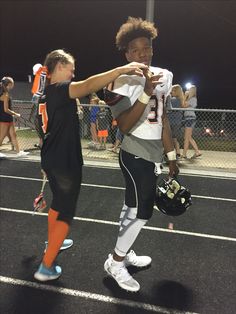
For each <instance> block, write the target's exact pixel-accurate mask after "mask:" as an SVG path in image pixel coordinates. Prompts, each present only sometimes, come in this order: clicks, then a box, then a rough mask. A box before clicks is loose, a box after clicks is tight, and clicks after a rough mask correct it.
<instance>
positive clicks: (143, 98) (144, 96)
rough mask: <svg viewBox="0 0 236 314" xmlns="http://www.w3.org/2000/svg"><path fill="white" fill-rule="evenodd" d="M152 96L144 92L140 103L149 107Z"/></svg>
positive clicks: (140, 97)
mask: <svg viewBox="0 0 236 314" xmlns="http://www.w3.org/2000/svg"><path fill="white" fill-rule="evenodd" d="M150 98H151V96H149V95H147V94H146V93H145V92H143V93H142V94H141V95H140V96H139V98H138V101H139V102H141V103H142V104H144V105H147V104H148V103H149V100H150Z"/></svg>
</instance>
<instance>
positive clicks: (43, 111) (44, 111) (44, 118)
mask: <svg viewBox="0 0 236 314" xmlns="http://www.w3.org/2000/svg"><path fill="white" fill-rule="evenodd" d="M39 115H41V116H42V130H43V133H46V132H47V126H48V114H47V106H46V103H44V104H39Z"/></svg>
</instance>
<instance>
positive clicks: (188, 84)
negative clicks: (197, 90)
mask: <svg viewBox="0 0 236 314" xmlns="http://www.w3.org/2000/svg"><path fill="white" fill-rule="evenodd" d="M192 85H193V84H192V83H190V82H188V83H186V84H185V88H186V89H187V90H189V89H190V88H191V87H192Z"/></svg>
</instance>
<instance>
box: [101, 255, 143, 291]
mask: <svg viewBox="0 0 236 314" xmlns="http://www.w3.org/2000/svg"><path fill="white" fill-rule="evenodd" d="M104 269H105V271H106V272H107V273H108V275H110V276H111V277H113V278H114V279H115V281H116V282H117V283H118V285H119V286H120V287H121V288H122V289H125V290H127V291H132V292H137V291H139V289H140V285H139V283H138V282H137V281H136V280H135V279H134V278H133V277H132V276H131V275H130V274H129V272H128V270H127V268H126V267H125V265H124V263H123V262H121V263H120V265H119V266H117V265H114V260H113V257H112V254H109V256H108V259H107V260H106V261H105V264H104Z"/></svg>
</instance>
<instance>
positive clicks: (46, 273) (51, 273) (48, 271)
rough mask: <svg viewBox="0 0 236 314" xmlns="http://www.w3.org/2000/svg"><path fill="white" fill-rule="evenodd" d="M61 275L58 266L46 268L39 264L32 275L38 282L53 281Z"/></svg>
mask: <svg viewBox="0 0 236 314" xmlns="http://www.w3.org/2000/svg"><path fill="white" fill-rule="evenodd" d="M61 274H62V269H61V267H60V266H58V265H55V264H54V265H53V266H51V267H49V268H48V267H46V266H44V265H43V263H41V264H40V265H39V268H38V270H37V271H36V273H35V274H34V278H35V279H37V280H39V281H48V280H55V279H57V278H59V277H60V276H61Z"/></svg>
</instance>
